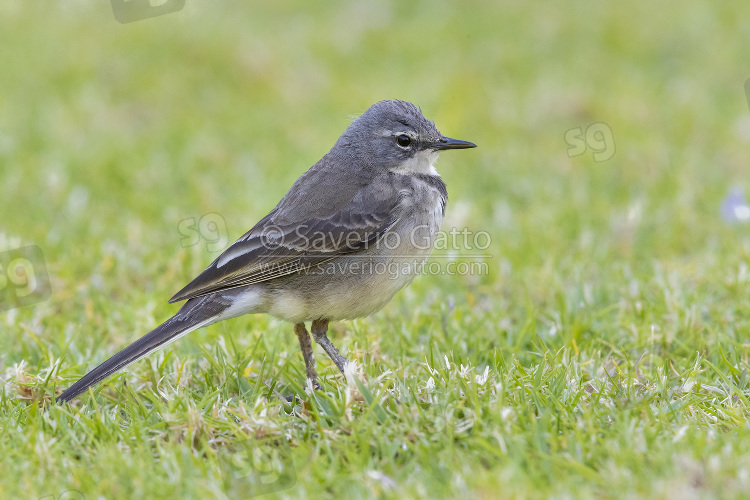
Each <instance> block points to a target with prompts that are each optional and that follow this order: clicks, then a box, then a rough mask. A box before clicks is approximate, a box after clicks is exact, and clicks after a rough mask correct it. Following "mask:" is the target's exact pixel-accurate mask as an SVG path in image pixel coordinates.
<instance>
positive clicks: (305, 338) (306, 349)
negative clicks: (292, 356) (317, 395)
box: [294, 323, 320, 389]
mask: <svg viewBox="0 0 750 500" xmlns="http://www.w3.org/2000/svg"><path fill="white" fill-rule="evenodd" d="M294 333H296V334H297V338H298V339H299V346H300V347H301V348H302V356H303V357H304V358H305V369H306V371H307V378H309V379H310V380H311V381H312V386H313V387H314V388H315V389H320V384H318V374H317V373H315V354H313V348H312V342H311V341H310V334H309V333H307V328H305V324H304V323H297V324H295V325H294Z"/></svg>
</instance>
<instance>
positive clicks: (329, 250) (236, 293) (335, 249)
mask: <svg viewBox="0 0 750 500" xmlns="http://www.w3.org/2000/svg"><path fill="white" fill-rule="evenodd" d="M474 147H476V145H475V144H472V143H471V142H466V141H461V140H457V139H450V138H447V137H444V136H443V135H442V134H440V132H438V130H437V128H436V127H435V124H434V123H433V122H431V121H429V120H427V119H426V118H425V117H424V116H423V115H422V112H421V110H420V109H419V108H418V107H416V106H415V105H413V104H411V103H409V102H405V101H381V102H378V103H375V104H373V105H372V106H371V107H370V108H369V109H368V110H367V111H365V113H364V114H362V115H361V116H359V117H358V118H357V119H356V120H354V121H353V122H352V123H351V125H349V127H348V128H347V129H346V131H345V132H344V133H343V135H342V136H341V137H340V138H339V139H338V141H336V144H335V145H334V146H333V148H332V149H331V150H330V151H329V152H328V154H326V155H325V156H324V157H323V158H321V159H320V161H318V162H317V163H316V164H315V165H313V166H312V168H310V169H309V170H308V171H307V172H305V173H304V174H302V176H301V177H300V178H299V179H297V181H296V182H295V183H294V184H293V185H292V187H291V189H290V190H289V192H288V193H287V194H286V196H284V198H282V200H281V201H280V202H279V204H278V205H276V207H275V208H274V209H273V210H271V212H270V213H269V214H268V215H266V216H265V217H264V218H263V219H261V221H260V222H258V223H257V224H256V225H255V226H254V227H253V228H252V229H251V230H250V231H248V232H247V233H245V234H244V235H243V236H242V237H241V238H240V239H238V240H237V241H236V242H235V243H233V244H232V245H231V246H230V247H229V248H227V249H226V250H225V251H224V252H223V253H222V254H221V255H220V256H219V257H218V258H217V259H216V260H215V261H214V262H213V263H211V265H210V266H208V268H207V269H206V270H205V271H203V272H202V273H201V274H200V275H199V276H198V277H197V278H195V279H194V280H193V281H192V282H190V283H189V284H188V285H187V286H186V287H185V288H183V289H182V290H180V291H179V292H177V294H175V296H174V297H172V298H171V299H170V301H169V302H179V301H183V300H187V302H186V303H185V304H184V305H183V306H182V308H181V309H180V310H179V312H178V313H177V314H175V315H174V316H173V317H172V318H170V319H168V320H167V321H165V322H164V323H162V324H161V325H159V326H158V327H156V328H155V329H154V330H152V331H151V332H150V333H148V334H147V335H145V336H143V337H141V338H140V339H138V340H136V341H135V342H133V343H132V344H130V345H129V346H127V347H126V348H125V349H123V350H122V351H120V352H118V353H117V354H115V355H114V356H112V357H111V358H110V359H108V360H107V361H105V362H104V363H102V364H101V365H99V366H98V367H96V368H94V369H93V370H92V371H90V372H89V373H87V374H86V375H85V376H83V377H82V378H81V379H80V380H78V381H77V382H76V383H74V384H73V385H72V386H70V387H69V388H68V389H67V390H66V391H65V392H63V393H62V394H61V395H60V396H59V397H58V398H57V400H58V401H59V402H61V401H68V400H70V399H72V398H74V397H76V396H77V395H79V394H81V393H82V392H84V391H86V390H87V389H88V388H89V387H91V386H93V385H94V384H97V383H98V382H100V381H102V380H104V379H105V378H107V377H108V376H110V375H111V374H113V373H115V372H117V371H118V370H121V369H123V368H125V367H126V366H128V365H129V364H131V363H133V362H135V361H137V360H139V359H141V358H142V357H144V356H146V355H148V354H150V353H152V352H154V351H155V350H157V349H159V348H161V347H163V346H165V345H167V344H169V343H170V342H173V341H175V340H177V339H178V338H180V337H182V336H183V335H186V334H187V333H190V332H192V331H193V330H196V329H198V328H201V327H204V326H207V325H211V324H213V323H216V322H217V321H221V320H225V319H229V318H235V317H237V316H242V315H244V314H256V313H267V314H270V315H272V316H274V317H276V318H280V319H283V320H286V321H289V322H291V323H293V324H294V333H295V334H296V335H297V337H298V338H299V343H300V347H301V348H302V354H303V356H304V359H305V367H306V371H307V378H309V379H310V380H311V382H312V384H313V386H315V387H319V386H318V383H317V377H318V376H317V373H316V372H315V358H314V355H313V349H312V343H311V341H310V334H309V333H308V332H307V329H306V328H305V322H312V324H311V327H310V329H311V331H312V337H313V339H314V340H315V342H317V343H318V344H320V345H321V346H322V347H323V349H324V350H325V352H326V353H327V354H328V356H330V358H331V359H332V360H333V362H334V363H335V364H336V366H337V367H338V369H339V370H341V372H342V373H343V372H344V367H345V366H346V364H347V359H346V358H345V357H344V356H342V355H341V354H340V353H339V351H338V349H337V348H336V346H334V345H333V344H332V343H331V341H330V340H329V339H328V336H327V335H326V333H327V331H328V322H329V321H334V320H345V319H354V318H361V317H364V316H368V315H370V314H372V313H374V312H375V311H378V310H379V309H381V308H382V307H383V306H384V305H385V304H386V303H388V301H390V300H391V298H392V297H393V296H394V295H395V294H396V292H398V291H399V290H400V289H401V288H403V287H404V286H405V285H407V284H409V283H410V282H411V281H412V279H414V276H415V275H416V274H418V273H419V271H420V266H421V265H422V264H423V263H424V261H425V260H426V259H427V256H428V255H429V253H430V251H431V250H432V247H433V243H434V241H435V238H436V236H437V232H438V230H439V229H440V223H441V221H442V219H443V215H444V213H445V203H446V200H447V191H446V187H445V184H444V183H443V181H442V180H441V179H440V176H439V175H438V173H437V171H436V170H435V167H434V164H435V160H437V157H438V154H439V153H440V151H442V150H446V149H465V148H474Z"/></svg>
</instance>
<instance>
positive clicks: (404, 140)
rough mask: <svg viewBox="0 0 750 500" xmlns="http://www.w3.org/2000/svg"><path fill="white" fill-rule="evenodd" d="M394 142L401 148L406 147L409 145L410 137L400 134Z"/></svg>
mask: <svg viewBox="0 0 750 500" xmlns="http://www.w3.org/2000/svg"><path fill="white" fill-rule="evenodd" d="M396 142H398V145H399V146H401V147H402V148H405V147H408V146H409V144H411V137H409V136H408V135H406V134H401V135H399V136H398V137H396Z"/></svg>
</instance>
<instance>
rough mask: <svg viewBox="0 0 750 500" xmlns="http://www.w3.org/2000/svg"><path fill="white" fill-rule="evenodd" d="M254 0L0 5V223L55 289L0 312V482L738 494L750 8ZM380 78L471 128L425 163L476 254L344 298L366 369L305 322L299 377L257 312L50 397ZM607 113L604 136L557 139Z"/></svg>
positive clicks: (272, 198)
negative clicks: (376, 302) (348, 375)
mask: <svg viewBox="0 0 750 500" xmlns="http://www.w3.org/2000/svg"><path fill="white" fill-rule="evenodd" d="M69 3H70V2H69ZM254 3H255V4H257V5H253V6H251V5H250V4H247V5H244V4H243V5H242V6H240V5H239V4H237V5H235V4H229V3H228V2H225V3H219V4H218V5H217V4H216V3H209V2H200V1H197V0H187V6H186V8H185V10H184V11H182V12H179V13H175V14H171V15H167V16H163V17H159V18H154V19H149V20H144V21H140V22H135V23H132V24H126V25H120V24H118V23H117V22H115V20H114V18H113V15H112V11H111V8H110V6H109V4H108V2H96V3H95V2H75V3H72V5H62V4H61V5H52V4H45V5H42V4H35V3H33V2H5V3H2V4H0V41H2V42H3V43H0V214H2V216H1V217H0V250H11V249H15V248H18V247H22V246H25V245H37V246H38V247H39V248H41V249H42V251H43V253H44V260H45V263H46V266H47V269H48V272H49V276H50V280H51V288H52V296H51V298H50V299H49V300H45V301H41V302H38V303H35V304H33V305H28V306H25V307H20V308H16V309H12V310H10V311H7V312H2V313H0V368H2V370H1V371H0V373H4V376H3V380H4V385H3V390H2V392H1V393H0V432H2V438H1V439H0V456H2V457H3V460H2V462H3V473H2V474H1V475H0V497H1V498H29V499H38V498H40V497H45V496H49V495H52V496H53V497H54V498H55V499H57V498H65V499H67V500H70V499H72V498H80V497H81V495H82V496H83V497H85V498H86V499H94V498H141V497H142V498H152V499H158V498H175V497H185V498H242V497H249V496H253V495H258V494H261V493H264V492H267V491H270V490H274V491H271V496H279V497H287V498H301V497H310V498H317V497H327V496H328V497H330V496H333V497H340V498H412V497H421V498H438V497H443V498H457V497H469V496H471V497H480V498H496V497H500V498H641V497H650V498H742V497H745V496H746V494H747V491H748V489H749V488H750V476H749V475H748V472H747V471H748V467H750V458H749V457H750V425H748V422H749V421H748V417H750V409H749V407H748V400H749V398H750V375H749V374H748V365H749V362H748V351H749V350H750V343H748V338H749V335H748V332H749V330H750V273H748V263H749V262H750V224H745V225H742V224H739V225H728V224H726V223H724V222H723V221H722V220H721V218H720V216H719V207H720V204H721V200H722V199H723V198H724V197H725V196H726V194H727V193H728V191H729V189H730V187H731V186H734V185H739V186H744V187H745V188H746V189H749V190H750V185H748V178H747V172H748V167H747V161H748V156H747V148H748V142H750V132H748V131H749V130H750V111H748V103H747V102H746V99H745V95H744V91H743V84H744V82H745V80H746V79H747V78H748V77H750V68H749V67H748V64H747V63H748V61H750V32H748V30H747V29H746V26H745V24H746V21H747V19H750V7H747V6H745V7H743V6H741V5H740V4H739V3H737V4H736V5H734V6H732V7H731V8H730V7H729V6H722V5H712V4H710V3H708V2H705V3H699V2H690V3H688V4H685V3H684V2H676V1H668V2H662V3H660V4H658V5H655V4H653V3H651V2H646V1H643V0H638V1H635V2H628V4H627V5H625V4H622V3H615V2H604V3H602V2H600V3H591V2H573V3H569V2H566V3H560V4H559V5H557V4H539V5H534V4H530V3H517V2H514V3H510V2H509V3H501V2H489V1H487V2H472V1H470V2H462V3H460V4H459V3H456V4H453V3H449V2H419V3H416V2H415V3H409V2H385V3H374V2H372V3H369V2H348V3H342V4H339V5H333V4H319V3H309V2H308V3H303V2H299V3H292V2H283V1H282V2H273V5H272V6H271V5H266V4H265V3H261V4H258V3H257V2H254ZM384 98H401V99H407V100H411V101H413V102H415V103H417V104H419V105H420V106H421V107H422V109H423V111H424V112H425V114H426V115H427V116H428V117H429V118H431V119H434V120H435V121H436V123H437V125H438V127H439V128H440V130H441V131H442V132H443V133H444V134H446V135H448V136H452V137H458V138H461V139H466V140H471V141H473V142H476V143H477V144H478V145H479V148H478V149H476V150H472V151H465V152H456V153H452V154H451V153H446V154H444V155H443V157H442V158H441V159H440V162H439V164H438V169H439V170H440V172H441V174H442V175H443V178H444V179H445V181H446V183H447V185H448V189H449V195H450V201H449V204H448V208H447V218H446V220H445V223H444V228H445V229H446V230H449V229H450V228H453V227H456V228H459V229H463V228H467V229H468V230H470V231H474V232H477V231H486V232H487V233H489V234H490V235H491V237H492V242H491V245H490V247H489V248H487V249H486V250H483V251H482V252H480V253H482V254H487V255H489V256H491V257H488V258H486V259H484V260H482V259H479V260H480V261H483V262H486V263H487V264H488V269H487V272H486V273H482V274H481V275H469V276H466V275H464V276H448V275H429V276H421V277H419V278H418V279H417V280H416V281H415V282H414V283H413V285H412V286H411V287H410V288H408V289H406V290H404V291H402V292H401V293H400V294H399V295H397V296H396V298H395V299H394V300H393V301H392V302H391V303H390V304H389V305H388V306H386V308H384V309H383V310H382V311H380V312H378V313H377V314H375V315H373V316H372V317H369V318H365V319H361V320H358V321H354V322H341V323H338V324H336V325H335V326H334V327H333V331H332V339H333V341H334V343H336V344H337V345H338V346H339V347H340V348H342V350H343V351H344V352H345V353H347V355H348V356H349V357H350V358H352V359H357V360H358V361H359V362H360V364H361V365H362V367H363V369H364V372H365V375H364V376H363V377H362V379H361V381H360V382H359V383H357V382H355V381H353V380H352V381H350V382H349V383H347V381H345V380H344V379H343V378H342V377H341V376H340V375H339V374H338V372H337V370H336V368H335V366H333V365H332V363H331V362H330V361H328V360H327V358H325V356H324V354H323V353H322V351H319V350H318V351H316V354H317V358H318V367H319V372H320V373H321V374H322V375H323V377H324V380H323V391H320V392H317V393H315V394H311V395H307V394H305V392H304V390H303V388H302V387H301V386H300V384H301V381H302V379H303V373H304V364H303V361H302V355H301V353H300V352H299V347H298V345H297V341H296V338H295V337H294V335H293V333H292V330H291V327H290V325H287V324H283V323H281V322H278V321H275V320H273V319H270V318H267V317H265V316H257V317H244V318H238V319H235V320H231V321H227V322H224V323H220V324H217V325H214V326H211V327H209V328H206V329H202V330H199V331H198V332H194V333H193V334H191V335H190V336H188V337H185V338H183V339H182V340H180V341H179V342H177V343H174V344H172V345H170V346H169V348H167V349H165V350H163V351H160V352H158V353H156V354H154V355H152V356H150V357H148V358H147V359H145V360H143V361H140V362H138V363H137V364H134V365H132V366H131V367H129V368H128V370H127V371H126V372H123V373H121V374H118V375H117V376H115V377H113V378H111V379H109V380H108V381H107V382H106V383H105V384H101V385H99V386H98V387H96V389H95V390H94V396H93V397H92V396H90V395H85V396H83V397H81V398H78V399H77V400H75V401H74V402H73V403H71V404H69V405H63V406H56V405H51V406H50V405H47V404H45V403H49V402H50V401H51V399H52V398H53V397H54V395H55V394H56V393H59V392H60V391H61V390H62V389H64V388H65V387H67V386H69V385H70V384H71V383H72V382H73V381H74V380H75V379H77V378H78V377H79V376H80V375H82V374H83V373H84V372H85V371H86V370H87V369H90V368H92V367H94V366H95V365H96V364H98V363H100V362H101V361H103V360H105V359H106V358H107V357H109V356H111V355H112V354H114V353H115V352H116V351H118V350H119V349H120V348H122V347H124V346H125V345H127V344H128V343H130V342H131V341H133V340H134V339H136V338H137V337H139V336H140V335H142V334H144V333H146V332H147V331H149V330H150V329H151V328H153V327H154V326H156V325H157V324H158V323H160V322H161V321H163V320H164V319H166V318H167V317H169V315H170V314H172V313H174V312H175V311H176V307H175V306H173V305H169V304H167V300H168V298H169V297H171V295H172V294H173V293H174V292H176V291H177V290H179V289H180V288H181V287H182V286H183V285H184V284H186V283H187V282H188V281H189V280H190V279H191V278H192V277H193V276H195V275H196V274H197V273H198V272H200V271H201V270H202V269H203V268H204V267H205V266H206V265H208V264H209V263H210V261H211V260H212V259H213V258H215V257H216V255H217V253H216V252H213V253H212V252H210V251H209V250H208V249H207V246H206V242H205V241H201V242H200V244H198V245H194V246H189V247H183V246H182V243H181V242H182V238H183V234H181V233H180V230H179V229H178V226H179V225H180V221H183V220H185V219H190V218H195V220H196V221H197V220H199V219H200V217H201V216H203V215H204V214H208V213H218V214H220V216H221V217H222V218H223V220H224V221H226V225H227V233H228V236H229V238H230V239H232V240H233V239H234V238H236V237H238V236H240V235H241V234H242V233H243V232H244V231H245V230H247V229H248V228H249V227H251V226H252V225H253V224H254V223H255V222H256V221H257V220H258V219H260V218H261V217H262V216H263V215H265V214H266V213H267V211H268V210H270V209H271V208H272V207H273V206H274V204H275V203H276V202H277V201H278V199H279V198H280V197H281V196H282V195H283V193H284V192H285V191H286V189H287V188H288V187H289V185H290V184H291V183H292V182H293V181H294V179H296V178H297V177H298V176H299V175H300V174H301V173H302V172H303V171H304V170H305V169H306V168H308V167H309V166H310V165H311V164H312V163H313V162H314V161H315V160H317V159H318V158H320V157H321V156H322V155H323V154H324V153H325V152H326V151H327V150H328V149H329V148H330V147H331V146H332V144H333V142H334V141H335V139H336V138H337V137H338V136H339V134H340V133H341V132H342V131H343V129H344V128H345V127H346V126H347V124H348V123H349V119H350V117H351V115H353V114H356V113H360V112H362V111H364V109H366V108H367V107H368V106H369V105H370V104H371V103H373V102H375V101H377V100H379V99H384ZM595 122H604V123H606V124H607V125H608V126H609V128H610V129H611V131H612V134H613V138H614V142H615V144H616V152H615V154H614V156H613V157H612V158H611V159H609V160H607V161H602V162H596V161H594V159H593V157H592V151H591V150H589V151H587V152H586V153H585V154H583V155H581V156H576V157H572V158H570V157H569V156H568V147H569V146H568V145H567V144H566V142H565V134H566V131H568V130H570V129H573V128H577V127H582V129H583V130H585V129H586V127H587V126H588V125H589V124H592V123H595ZM473 253H477V252H476V251H472V250H470V249H460V251H459V252H458V254H459V256H460V255H462V254H464V255H468V254H473ZM459 258H461V257H459ZM463 259H464V260H465V261H471V260H472V259H467V258H463ZM475 260H476V259H475ZM434 261H435V262H440V263H445V262H446V258H443V257H436V258H435V260H434ZM8 286H10V285H8V284H6V285H5V287H6V289H5V291H7V287H8ZM276 392H279V393H282V394H292V393H295V394H298V395H299V396H300V397H301V399H302V400H303V402H302V403H300V402H298V403H296V404H295V405H288V404H284V403H282V402H281V401H280V400H279V398H278V397H277V396H276ZM253 466H255V468H253ZM71 490H74V491H71ZM66 491H67V492H68V493H64V492H66ZM76 492H79V493H80V495H79V496H78V497H76V496H75V495H77V493H76ZM48 498H49V497H48Z"/></svg>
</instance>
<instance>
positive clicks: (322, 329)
mask: <svg viewBox="0 0 750 500" xmlns="http://www.w3.org/2000/svg"><path fill="white" fill-rule="evenodd" d="M310 330H311V331H312V334H313V338H314V339H315V342H317V343H318V344H320V346H321V347H322V348H323V350H325V352H326V354H328V356H329V357H330V358H331V359H332V360H333V362H334V363H336V366H337V367H338V368H339V370H340V371H341V373H344V367H345V366H346V364H347V363H348V362H349V360H348V359H346V358H345V357H344V356H342V355H341V354H339V350H338V349H336V346H335V345H333V344H332V343H331V341H330V340H328V336H327V335H326V332H328V320H327V319H316V320H315V321H313V322H312V326H310Z"/></svg>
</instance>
